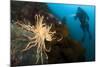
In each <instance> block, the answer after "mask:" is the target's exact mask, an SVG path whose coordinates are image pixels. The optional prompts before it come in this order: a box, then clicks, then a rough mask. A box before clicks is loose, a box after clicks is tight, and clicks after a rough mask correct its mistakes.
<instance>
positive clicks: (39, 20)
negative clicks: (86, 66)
mask: <svg viewBox="0 0 100 67" xmlns="http://www.w3.org/2000/svg"><path fill="white" fill-rule="evenodd" d="M10 24H11V25H10V26H11V27H10V29H11V52H10V53H11V66H27V65H42V64H58V63H75V62H88V61H95V6H93V5H79V4H77V5H76V4H63V3H43V2H28V1H11V23H10Z"/></svg>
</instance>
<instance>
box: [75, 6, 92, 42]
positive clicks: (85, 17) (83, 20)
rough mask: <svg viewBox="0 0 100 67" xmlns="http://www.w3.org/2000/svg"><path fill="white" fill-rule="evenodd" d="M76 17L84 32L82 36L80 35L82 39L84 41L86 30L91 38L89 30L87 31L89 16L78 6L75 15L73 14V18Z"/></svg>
mask: <svg viewBox="0 0 100 67" xmlns="http://www.w3.org/2000/svg"><path fill="white" fill-rule="evenodd" d="M77 18H78V19H79V21H80V23H81V28H82V30H83V32H84V34H83V37H82V41H84V37H85V32H86V31H87V32H88V34H89V38H90V39H91V34H90V31H89V24H88V22H89V17H88V15H87V14H86V12H85V11H84V10H83V9H82V8H80V7H78V9H77V13H76V16H75V19H77Z"/></svg>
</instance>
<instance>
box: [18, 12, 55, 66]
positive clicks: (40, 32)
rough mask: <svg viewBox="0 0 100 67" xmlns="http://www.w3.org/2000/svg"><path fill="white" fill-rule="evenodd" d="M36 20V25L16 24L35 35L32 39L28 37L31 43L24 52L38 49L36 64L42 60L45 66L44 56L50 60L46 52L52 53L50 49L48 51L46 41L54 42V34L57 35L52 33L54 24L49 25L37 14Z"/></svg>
mask: <svg viewBox="0 0 100 67" xmlns="http://www.w3.org/2000/svg"><path fill="white" fill-rule="evenodd" d="M35 20H36V24H35V25H30V24H27V25H26V24H22V23H19V21H17V22H16V23H17V24H18V25H20V26H21V27H22V28H23V29H25V30H27V31H29V32H32V33H33V35H32V37H30V36H27V37H28V38H29V40H30V41H29V43H28V44H27V46H26V47H25V49H23V50H22V52H23V51H27V50H29V49H30V48H32V47H36V48H37V49H36V59H37V60H36V64H37V63H38V62H39V60H41V64H43V63H44V61H43V55H45V56H46V58H47V59H48V55H47V53H46V52H50V48H49V49H47V47H46V44H45V41H52V40H54V39H55V38H54V34H55V33H56V31H53V32H52V31H51V28H52V24H51V25H47V24H46V23H44V16H41V15H37V14H36V15H35Z"/></svg>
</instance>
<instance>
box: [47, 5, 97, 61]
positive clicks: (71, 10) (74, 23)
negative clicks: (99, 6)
mask: <svg viewBox="0 0 100 67" xmlns="http://www.w3.org/2000/svg"><path fill="white" fill-rule="evenodd" d="M48 7H49V8H50V9H51V10H52V12H53V14H54V15H55V16H57V17H58V18H59V19H60V20H62V19H63V18H64V17H65V18H66V19H67V22H66V25H67V26H68V29H69V32H70V35H71V37H72V38H73V39H75V40H77V41H80V40H81V38H82V35H83V31H82V29H81V27H80V21H79V20H75V19H74V16H75V14H76V11H77V8H78V7H81V8H82V9H83V10H84V11H85V12H86V13H87V14H88V16H89V22H88V23H89V28H90V32H91V35H92V40H89V37H88V33H86V37H85V41H84V42H83V43H82V46H83V47H84V48H85V49H86V54H85V57H86V60H87V61H92V60H94V58H95V6H90V5H69V4H56V3H49V4H48Z"/></svg>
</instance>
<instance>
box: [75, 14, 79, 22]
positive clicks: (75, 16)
mask: <svg viewBox="0 0 100 67" xmlns="http://www.w3.org/2000/svg"><path fill="white" fill-rule="evenodd" d="M78 14H79V13H78V12H77V13H76V15H75V16H74V19H75V20H77V17H78Z"/></svg>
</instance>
